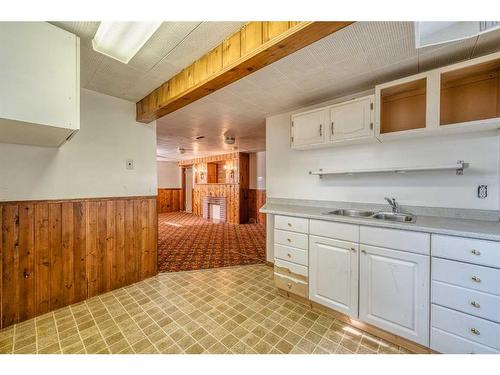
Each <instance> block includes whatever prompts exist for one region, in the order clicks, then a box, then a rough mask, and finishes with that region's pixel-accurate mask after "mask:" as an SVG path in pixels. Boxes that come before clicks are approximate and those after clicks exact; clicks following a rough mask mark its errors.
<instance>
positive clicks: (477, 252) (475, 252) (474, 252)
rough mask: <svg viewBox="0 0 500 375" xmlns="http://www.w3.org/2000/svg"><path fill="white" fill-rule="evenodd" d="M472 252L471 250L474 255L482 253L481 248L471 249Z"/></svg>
mask: <svg viewBox="0 0 500 375" xmlns="http://www.w3.org/2000/svg"><path fill="white" fill-rule="evenodd" d="M470 252H471V254H474V255H481V252H480V251H479V250H471V251H470Z"/></svg>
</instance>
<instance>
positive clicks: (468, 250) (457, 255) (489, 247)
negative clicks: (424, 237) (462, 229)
mask: <svg viewBox="0 0 500 375" xmlns="http://www.w3.org/2000/svg"><path fill="white" fill-rule="evenodd" d="M431 248H432V256H436V257H440V258H448V259H453V260H460V261H464V262H469V263H475V264H480V265H483V266H490V267H497V268H500V243H499V242H495V241H486V240H477V239H474V238H463V237H454V236H443V235H432V239H431Z"/></svg>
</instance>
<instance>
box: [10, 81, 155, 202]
mask: <svg viewBox="0 0 500 375" xmlns="http://www.w3.org/2000/svg"><path fill="white" fill-rule="evenodd" d="M80 113H81V122H80V125H81V129H80V131H79V132H78V133H77V134H76V135H75V136H74V137H73V139H71V140H70V141H69V142H67V143H65V144H64V145H62V146H61V147H60V148H44V147H34V146H24V145H14V144H6V143H0V200H2V201H11V200H29V199H33V200H39V199H42V200H43V199H70V198H90V197H120V196H139V195H155V194H156V187H157V179H156V125H155V123H152V124H148V125H146V124H141V123H138V122H136V121H135V104H134V103H132V102H128V101H125V100H122V99H117V98H114V97H111V96H107V95H103V94H99V93H96V92H93V91H89V90H85V89H82V90H81V108H80ZM127 159H133V160H134V167H135V168H134V169H133V170H127V169H126V168H125V164H126V160H127Z"/></svg>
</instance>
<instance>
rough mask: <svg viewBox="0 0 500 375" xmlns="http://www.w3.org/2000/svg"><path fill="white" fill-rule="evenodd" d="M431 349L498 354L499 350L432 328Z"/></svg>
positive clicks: (445, 352)
mask: <svg viewBox="0 0 500 375" xmlns="http://www.w3.org/2000/svg"><path fill="white" fill-rule="evenodd" d="M431 349H432V350H435V351H437V352H439V353H443V354H497V353H500V352H499V351H497V350H495V349H493V348H490V347H488V346H484V345H481V344H478V343H477V342H474V341H470V340H467V339H464V338H463V337H460V336H456V335H453V334H451V333H448V332H445V331H441V330H440V329H437V328H432V329H431Z"/></svg>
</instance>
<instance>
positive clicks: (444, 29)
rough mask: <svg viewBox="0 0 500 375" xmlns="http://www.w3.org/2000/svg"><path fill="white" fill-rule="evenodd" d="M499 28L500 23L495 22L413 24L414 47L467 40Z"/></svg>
mask: <svg viewBox="0 0 500 375" xmlns="http://www.w3.org/2000/svg"><path fill="white" fill-rule="evenodd" d="M499 27H500V23H499V22H497V21H483V22H481V21H478V22H471V21H464V22H415V47H416V48H422V47H427V46H434V45H436V44H442V43H449V42H454V41H457V40H462V39H468V38H472V37H474V36H477V35H480V34H484V33H487V32H489V31H493V30H496V29H498V28H499Z"/></svg>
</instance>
